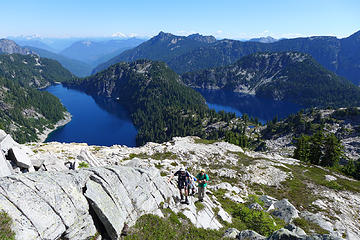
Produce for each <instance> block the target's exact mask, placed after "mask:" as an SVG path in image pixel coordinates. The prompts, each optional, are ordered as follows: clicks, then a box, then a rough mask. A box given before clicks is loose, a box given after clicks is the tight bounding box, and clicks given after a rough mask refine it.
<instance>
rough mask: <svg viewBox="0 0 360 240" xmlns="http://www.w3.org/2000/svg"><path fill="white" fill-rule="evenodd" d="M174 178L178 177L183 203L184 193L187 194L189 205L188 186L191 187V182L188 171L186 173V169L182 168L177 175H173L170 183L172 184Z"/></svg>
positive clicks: (186, 199) (186, 201)
mask: <svg viewBox="0 0 360 240" xmlns="http://www.w3.org/2000/svg"><path fill="white" fill-rule="evenodd" d="M174 176H178V182H177V184H178V188H179V191H180V198H181V201H183V200H184V196H183V191H184V192H185V203H186V204H189V200H188V185H189V182H190V174H189V173H188V172H187V171H185V169H184V168H180V169H179V170H178V171H177V172H176V173H174V174H173V175H171V177H170V178H169V180H168V182H170V181H171V179H173V177H174Z"/></svg>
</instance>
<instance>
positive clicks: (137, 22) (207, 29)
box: [0, 0, 360, 39]
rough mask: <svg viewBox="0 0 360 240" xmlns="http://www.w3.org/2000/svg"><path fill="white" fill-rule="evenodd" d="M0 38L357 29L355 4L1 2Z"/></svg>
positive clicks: (316, 0)
mask: <svg viewBox="0 0 360 240" xmlns="http://www.w3.org/2000/svg"><path fill="white" fill-rule="evenodd" d="M0 7H1V11H0V37H6V36H18V35H40V36H43V37H95V36H96V37H101V36H111V35H118V36H140V37H141V36H153V35H156V34H157V33H158V32H159V31H161V30H162V31H165V32H171V33H173V34H177V35H188V34H191V33H195V32H199V33H201V34H207V35H210V34H211V35H214V36H216V37H217V38H235V39H246V38H252V37H260V36H268V35H270V36H273V37H275V38H281V37H297V36H313V35H331V36H338V37H344V36H348V35H350V34H352V33H354V32H356V31H359V30H360V1H359V0H326V1H325V0H282V1H280V0H278V1H276V0H274V1H271V0H259V1H256V0H253V1H250V0H249V1H248V0H192V1H188V0H177V1H176V0H158V1H156V0H147V1H146V0H131V1H122V0H31V1H30V0H1V5H0Z"/></svg>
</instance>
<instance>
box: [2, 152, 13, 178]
mask: <svg viewBox="0 0 360 240" xmlns="http://www.w3.org/2000/svg"><path fill="white" fill-rule="evenodd" d="M9 175H11V168H10V167H9V165H8V162H7V160H6V159H5V156H4V154H3V153H2V151H0V177H6V176H9Z"/></svg>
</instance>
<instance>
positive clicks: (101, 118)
mask: <svg viewBox="0 0 360 240" xmlns="http://www.w3.org/2000/svg"><path fill="white" fill-rule="evenodd" d="M45 90H46V91H48V92H50V93H52V94H53V95H55V96H57V97H58V98H59V99H60V101H61V102H62V103H63V105H64V106H65V107H66V108H67V110H68V111H69V112H70V113H71V115H72V120H71V122H69V123H68V124H66V125H65V126H63V127H61V128H58V129H57V130H55V131H54V132H52V133H51V134H50V135H49V137H48V138H47V139H46V142H51V141H57V142H66V143H70V142H81V143H88V144H91V145H104V146H111V145H114V144H119V145H127V146H136V143H135V138H136V134H137V131H136V128H135V126H134V125H133V123H132V122H131V119H130V116H129V114H128V112H127V111H126V110H125V109H124V108H123V107H122V106H121V105H120V104H119V103H116V102H114V101H111V100H108V99H103V98H99V99H94V98H93V97H91V96H89V95H87V94H85V93H83V92H80V91H77V90H74V89H68V88H66V87H64V86H62V85H54V86H50V87H48V88H46V89H45Z"/></svg>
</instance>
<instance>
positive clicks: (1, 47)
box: [0, 38, 35, 55]
mask: <svg viewBox="0 0 360 240" xmlns="http://www.w3.org/2000/svg"><path fill="white" fill-rule="evenodd" d="M0 53H8V54H13V53H18V54H22V55H27V54H35V53H34V52H33V51H31V50H30V49H27V48H23V47H20V46H19V45H17V44H16V43H15V42H14V41H12V40H9V39H4V38H3V39H0Z"/></svg>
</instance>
